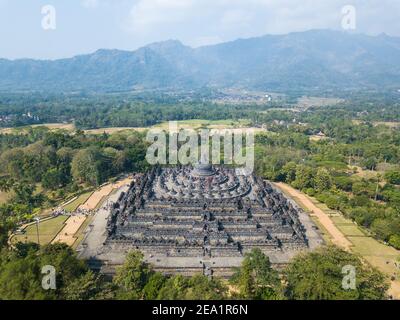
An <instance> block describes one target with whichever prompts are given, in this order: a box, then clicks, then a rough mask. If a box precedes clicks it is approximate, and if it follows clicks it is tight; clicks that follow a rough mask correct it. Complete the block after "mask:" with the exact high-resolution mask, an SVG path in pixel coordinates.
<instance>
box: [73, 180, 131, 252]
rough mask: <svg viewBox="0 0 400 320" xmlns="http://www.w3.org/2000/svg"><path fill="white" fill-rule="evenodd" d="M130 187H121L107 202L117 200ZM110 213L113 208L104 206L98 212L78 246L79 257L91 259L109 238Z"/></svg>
mask: <svg viewBox="0 0 400 320" xmlns="http://www.w3.org/2000/svg"><path fill="white" fill-rule="evenodd" d="M128 189H129V187H128V186H123V187H121V188H120V189H119V190H118V191H117V192H116V193H114V194H113V195H111V196H110V197H109V199H108V200H107V202H116V201H117V200H118V198H119V196H120V195H121V193H122V192H126V191H128ZM110 214H111V209H110V208H107V207H104V206H103V207H102V208H100V209H99V210H98V211H97V212H96V214H95V216H94V218H93V221H92V223H91V224H90V225H89V227H88V229H87V230H86V231H85V233H86V235H85V238H84V239H83V241H82V243H81V245H80V246H79V248H78V251H79V255H78V256H79V258H81V259H89V258H90V257H94V256H96V255H97V252H98V250H99V249H101V248H102V247H103V243H104V242H105V241H106V239H107V233H106V232H107V231H106V227H107V220H108V217H109V215H110Z"/></svg>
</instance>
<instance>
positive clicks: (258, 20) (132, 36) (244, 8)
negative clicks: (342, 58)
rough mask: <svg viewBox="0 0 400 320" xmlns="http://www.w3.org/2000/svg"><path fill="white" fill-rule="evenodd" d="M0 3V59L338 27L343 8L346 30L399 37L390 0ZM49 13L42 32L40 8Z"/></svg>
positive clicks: (213, 41) (203, 42) (397, 5)
mask: <svg viewBox="0 0 400 320" xmlns="http://www.w3.org/2000/svg"><path fill="white" fill-rule="evenodd" d="M21 1H22V0H14V1H11V0H0V35H1V38H2V43H3V45H2V49H1V50H0V57H1V58H6V59H20V58H31V59H60V58H68V57H72V56H76V55H81V54H88V53H92V52H95V51H96V50H98V49H119V50H126V51H134V50H136V49H138V48H140V47H143V46H145V45H147V44H150V43H154V42H160V41H165V40H169V39H176V40H179V41H180V42H182V43H183V44H185V45H187V46H190V47H199V46H204V45H212V44H218V43H224V42H229V41H233V40H236V39H239V38H253V37H258V36H263V35H279V34H287V33H292V32H302V31H307V30H315V29H329V30H343V29H342V25H341V22H342V19H343V13H342V9H343V7H344V6H346V5H352V6H354V8H355V9H356V27H355V29H354V30H351V32H355V33H360V34H367V35H379V34H381V33H385V34H388V35H390V36H400V19H398V16H399V12H400V2H397V3H395V2H393V1H390V0H384V1H378V0H363V1H361V0H354V1H352V2H351V3H349V1H348V0H327V1H315V0H305V1H302V2H301V3H299V2H298V1H295V0H283V1H271V0H232V1H227V0H214V1H211V0H201V1H200V0H121V1H118V2H117V1H111V0H71V1H68V2H65V1H61V0H52V1H50V0H47V1H43V0H32V1H29V2H24V3H23V5H21ZM48 5H51V6H52V7H53V8H54V9H55V13H56V14H55V17H56V20H55V21H56V25H55V29H51V30H45V29H43V27H42V21H43V19H44V17H45V16H46V13H42V12H41V11H42V9H43V7H44V6H48Z"/></svg>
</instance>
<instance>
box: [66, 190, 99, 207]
mask: <svg viewBox="0 0 400 320" xmlns="http://www.w3.org/2000/svg"><path fill="white" fill-rule="evenodd" d="M92 194H93V192H92V191H90V192H86V193H82V194H81V195H80V196H78V198H77V199H75V200H74V201H72V202H71V203H69V204H67V205H66V206H64V209H65V210H66V211H68V212H73V211H75V210H76V209H77V208H78V207H79V206H80V205H82V204H84V203H85V202H86V201H87V199H89V197H90V196H91V195H92Z"/></svg>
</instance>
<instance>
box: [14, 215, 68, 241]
mask: <svg viewBox="0 0 400 320" xmlns="http://www.w3.org/2000/svg"><path fill="white" fill-rule="evenodd" d="M67 219H68V217H67V216H58V217H56V218H51V219H48V220H45V221H43V222H40V223H39V241H40V244H41V245H43V244H48V243H50V242H51V241H52V240H53V239H54V238H55V236H56V235H57V234H58V233H59V232H60V231H61V230H62V228H63V227H64V223H65V221H66V220H67ZM11 242H12V243H17V242H23V243H26V242H35V243H37V230H36V224H32V225H30V226H28V227H26V228H25V233H24V234H21V235H14V236H13V237H12V238H11Z"/></svg>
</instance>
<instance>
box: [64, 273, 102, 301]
mask: <svg viewBox="0 0 400 320" xmlns="http://www.w3.org/2000/svg"><path fill="white" fill-rule="evenodd" d="M102 290H103V283H102V281H101V279H100V277H99V276H98V275H96V274H94V273H93V272H92V271H88V272H86V273H85V274H83V275H82V276H80V277H79V278H76V279H75V280H73V281H71V282H70V283H69V284H68V285H67V286H66V287H65V288H64V289H63V292H62V296H63V298H64V299H66V300H92V299H95V298H96V296H97V294H99V293H101V291H102Z"/></svg>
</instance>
